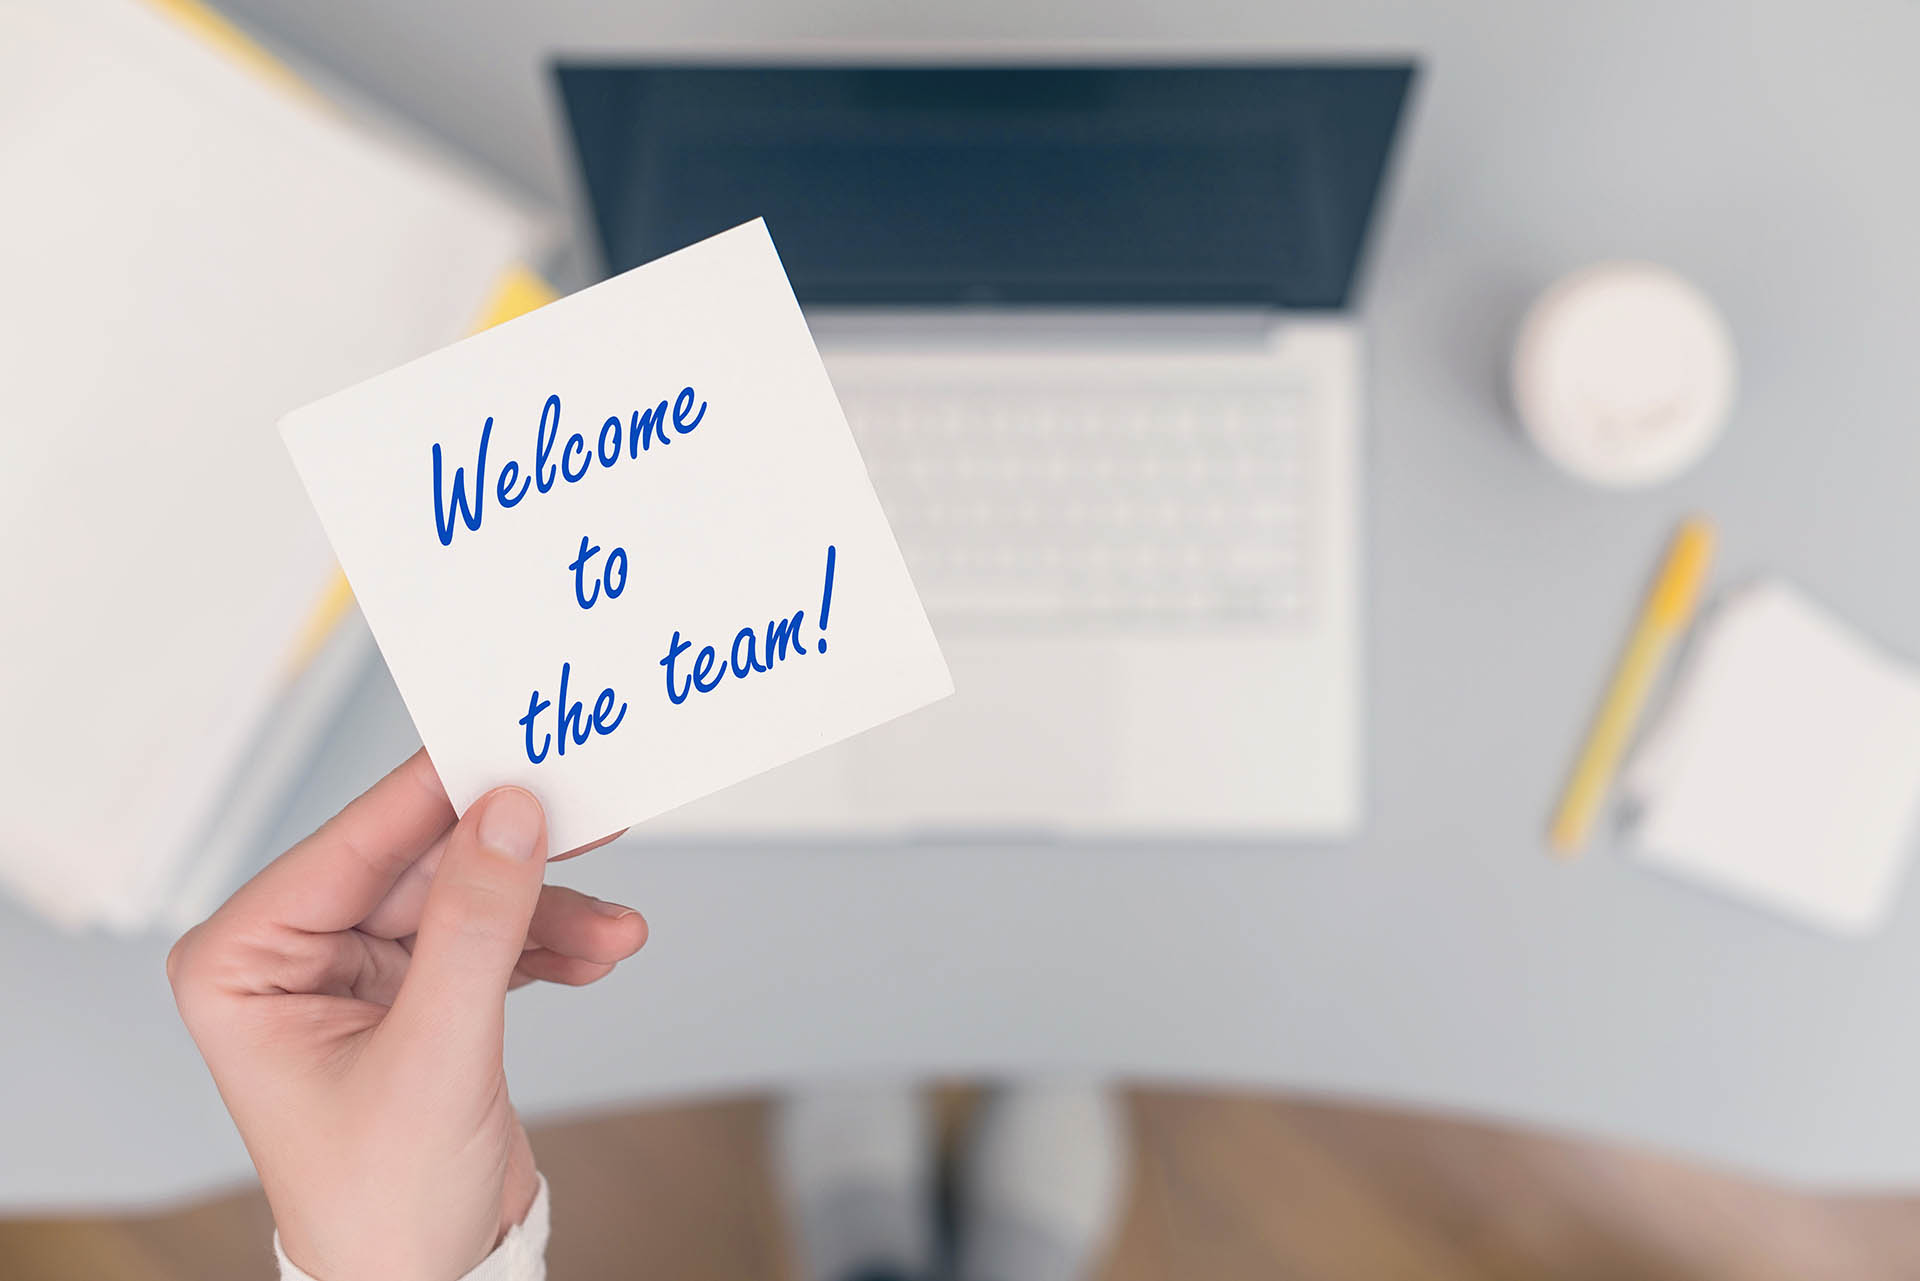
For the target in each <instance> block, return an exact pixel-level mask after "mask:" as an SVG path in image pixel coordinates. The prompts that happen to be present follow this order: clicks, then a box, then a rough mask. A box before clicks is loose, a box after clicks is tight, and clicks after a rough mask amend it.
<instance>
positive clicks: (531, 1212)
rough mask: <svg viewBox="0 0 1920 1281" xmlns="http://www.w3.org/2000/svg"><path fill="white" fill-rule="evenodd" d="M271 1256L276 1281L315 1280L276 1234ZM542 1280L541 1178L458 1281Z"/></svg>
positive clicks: (544, 1183) (544, 1253)
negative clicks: (522, 1210) (500, 1236)
mask: <svg viewBox="0 0 1920 1281" xmlns="http://www.w3.org/2000/svg"><path fill="white" fill-rule="evenodd" d="M273 1254H274V1257H275V1258H277V1259H279V1260H280V1281H315V1279H314V1278H313V1277H310V1276H308V1275H307V1274H306V1273H304V1272H302V1271H301V1270H300V1269H299V1267H297V1266H296V1265H295V1264H294V1263H292V1262H291V1261H290V1260H288V1258H287V1254H286V1251H284V1250H282V1249H281V1248H280V1234H279V1233H278V1232H276V1233H274V1234H273ZM546 1278H547V1179H546V1176H545V1175H542V1176H540V1191H539V1192H538V1193H537V1194H535V1196H534V1198H533V1205H532V1207H531V1208H530V1209H528V1211H527V1217H526V1218H524V1219H522V1220H521V1221H520V1223H519V1225H518V1226H516V1227H515V1228H513V1230H512V1231H510V1232H508V1233H507V1235H506V1237H505V1239H504V1240H502V1241H501V1242H500V1244H499V1245H498V1246H497V1247H495V1249H494V1251H493V1253H492V1254H489V1255H488V1256H487V1257H486V1258H484V1259H482V1260H480V1263H479V1265H478V1266H476V1267H475V1268H474V1270H473V1271H471V1272H469V1273H467V1275H466V1276H464V1277H461V1278H460V1281H546ZM334 1281H361V1278H358V1277H339V1278H335V1279H334Z"/></svg>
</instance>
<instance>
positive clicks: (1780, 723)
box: [1621, 581, 1920, 934]
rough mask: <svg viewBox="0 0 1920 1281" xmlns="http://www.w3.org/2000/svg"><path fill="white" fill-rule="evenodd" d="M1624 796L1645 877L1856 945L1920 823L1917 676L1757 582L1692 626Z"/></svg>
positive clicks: (1775, 585)
mask: <svg viewBox="0 0 1920 1281" xmlns="http://www.w3.org/2000/svg"><path fill="white" fill-rule="evenodd" d="M1621 782H1622V789H1623V791H1624V792H1625V794H1626V796H1627V798H1628V800H1629V801H1630V802H1631V803H1633V804H1634V806H1635V807H1636V808H1637V809H1638V811H1639V814H1638V820H1637V822H1636V823H1635V825H1634V843H1635V845H1636V846H1637V847H1638V852H1639V855H1640V857H1641V858H1642V859H1643V860H1645V861H1646V862H1647V863H1649V864H1651V865H1653V866H1655V867H1659V868H1662V869H1664V870H1666V871H1669V872H1673V873H1675V874H1676V875H1679V876H1683V877H1686V878H1688V879H1690V880H1695V881H1698V882H1701V883H1703V884H1705V885H1708V886H1710V887H1712V888H1714V889H1717V890H1720V891H1722V892H1724V893H1727V894H1730V895H1733V896H1734V897H1736V898H1740V899H1742V900H1745V901H1746V902H1749V903H1752V904H1755V905H1757V906H1760V907H1763V908H1766V909H1768V910H1770V911H1773V912H1777V913H1780V914H1782V915H1784V916H1787V917H1790V918H1792V919H1794V920H1797V921H1800V922H1803V923H1805V924H1808V925H1813V926H1817V927H1819V928H1822V929H1826V930H1831V931H1834V932H1837V933H1841V934H1864V933H1867V932H1869V931H1871V930H1873V929H1875V928H1877V927H1878V926H1879V925H1880V923H1881V922H1882V921H1884V920H1885V919H1886V915H1887V912H1888V911H1889V909H1890V908H1891V907H1892V904H1893V901H1894V896H1895V894H1896V892H1897V890H1898V888H1899V884H1900V879H1901V872H1902V870H1903V869H1904V868H1905V866H1906V863H1907V860H1908V858H1909V857H1910V855H1911V853H1912V848H1913V838H1914V821H1915V818H1916V815H1917V814H1920V672H1916V671H1915V670H1914V669H1913V668H1911V667H1910V666H1908V665H1907V664H1905V663H1903V662H1900V661H1898V660H1897V659H1894V658H1892V657H1890V656H1888V655H1886V654H1883V653H1882V652H1880V650H1879V649H1878V648H1877V647H1876V646H1874V645H1873V644H1871V643H1869V642H1868V641H1867V640H1865V639H1864V638H1862V637H1861V636H1860V635H1858V634H1857V633H1856V632H1854V630H1853V629H1852V628H1850V627H1848V626H1847V625H1846V624H1845V623H1843V622H1841V621H1840V620H1839V619H1837V618H1835V617H1834V616H1833V615H1832V614H1830V613H1828V612H1827V611H1826V610H1824V609H1822V608H1821V607H1820V606H1818V605H1816V604H1815V603H1814V602H1813V601H1811V600H1809V599H1808V598H1807V597H1806V596H1804V595H1803V594H1802V593H1800V592H1799V591H1797V590H1796V589H1794V588H1793V587H1791V586H1789V585H1788V584H1786V583H1783V582H1777V581H1776V582H1762V583H1756V584H1753V585H1751V586H1749V587H1746V588H1744V589H1742V590H1741V591H1738V592H1736V593H1734V594H1733V596H1732V597H1731V598H1730V599H1728V600H1727V601H1726V602H1724V603H1723V604H1721V605H1720V606H1719V607H1718V608H1717V609H1715V610H1714V611H1713V613H1712V614H1711V615H1709V616H1708V618H1707V619H1706V620H1705V621H1704V622H1703V623H1702V624H1701V628H1700V631H1699V634H1698V635H1697V636H1696V637H1695V638H1694V642H1693V644H1692V646H1691V647H1690V652H1689V654H1688V656H1687V661H1686V663H1685V665H1684V666H1683V668H1682V669H1681V671H1680V673H1679V675H1678V676H1677V677H1676V679H1675V682H1674V689H1673V694H1672V696H1671V697H1670V698H1669V700H1668V703H1667V706H1666V708H1665V709H1664V710H1663V712H1662V714H1661V716H1660V718H1659V719H1658V720H1657V721H1656V722H1655V724H1654V725H1653V727H1652V729H1651V731H1650V732H1649V733H1648V735H1647V738H1646V741H1645V742H1644V743H1643V744H1642V745H1641V747H1640V749H1639V751H1638V752H1637V753H1636V755H1635V757H1634V759H1633V761H1632V762H1631V763H1630V765H1629V766H1628V768H1627V771H1626V773H1625V774H1624V775H1623V777H1622V780H1621Z"/></svg>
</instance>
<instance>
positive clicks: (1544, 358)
mask: <svg viewBox="0 0 1920 1281" xmlns="http://www.w3.org/2000/svg"><path fill="white" fill-rule="evenodd" d="M1734 382H1735V368H1734V352H1733V340H1732V337H1731V336H1730V335H1729V333H1728V331H1727V325H1726V322H1725V321H1724V320H1722V319H1721V317H1720V313H1719V312H1718V311H1717V310H1716V309H1715V308H1714V305H1713V303H1712V302H1711V301H1709V300H1708V298H1707V297H1706V295H1705V294H1703V293H1701V292H1700V291H1699V290H1698V289H1695V288H1694V287H1693V286H1692V285H1691V284H1689V283H1688V282H1687V281H1685V280H1683V279H1682V278H1681V277H1679V276H1677V275H1675V274H1674V273H1673V272H1671V271H1668V270H1667V269H1666V268H1664V267H1658V266H1655V265H1653V264H1652V263H1641V262H1610V263H1601V264H1599V265H1597V266H1593V267H1588V268H1586V269H1584V270H1582V271H1577V272H1575V273H1574V274H1573V275H1571V276H1568V277H1566V278H1565V279H1563V280H1561V281H1559V282H1558V283H1557V284H1555V285H1554V286H1553V287H1552V288H1550V289H1548V290H1547V291H1546V292H1545V293H1544V294H1542V295H1541V296H1540V298H1539V300H1538V301H1536V302H1535V303H1534V304H1533V307H1532V308H1531V309H1530V310H1529V311H1528V312H1527V316H1526V319H1525V320H1524V321H1523V322H1522V323H1521V326H1520V336H1519V338H1518V339H1517V340H1516V342H1515V343H1514V349H1513V401H1514V407H1515V408H1516V409H1517V410H1518V411H1519V414H1520V421H1521V423H1522V424H1523V425H1524V426H1525V427H1526V430H1527V434H1528V435H1529V436H1530V437H1532V438H1533V442H1534V443H1535V444H1536V445H1538V446H1539V447H1540V450H1541V452H1542V453H1544V454H1546V456H1547V457H1548V458H1550V459H1552V460H1553V461H1554V462H1555V463H1556V464H1558V465H1559V466H1560V468H1561V469H1562V470H1564V471H1566V472H1568V473H1569V474H1571V475H1573V476H1576V477H1578V478H1580V479H1581V480H1585V481H1589V482H1591V483H1592V484H1595V485H1604V486H1609V487H1615V488H1634V487H1638V486H1643V485H1656V484H1659V483H1660V482H1661V481H1665V480H1670V479H1672V478H1673V477H1675V476H1677V475H1679V474H1680V473H1681V472H1683V471H1685V470H1686V469H1687V468H1688V467H1691V466H1692V465H1693V464H1694V463H1695V462H1697V461H1699V459H1700V457H1701V455H1703V454H1705V453H1706V452H1707V450H1708V448H1709V447H1711V446H1712V444H1713V442H1714V441H1715V440H1717V439H1718V438H1719V436H1720V433H1721V431H1722V429H1724V428H1725V426H1726V422H1727V415H1728V413H1729V411H1730V410H1731V409H1732V408H1733V395H1734Z"/></svg>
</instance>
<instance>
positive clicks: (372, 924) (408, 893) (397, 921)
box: [360, 830, 626, 939]
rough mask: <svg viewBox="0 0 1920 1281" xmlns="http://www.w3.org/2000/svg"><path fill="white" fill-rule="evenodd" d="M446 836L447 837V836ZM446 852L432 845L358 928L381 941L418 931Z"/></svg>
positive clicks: (571, 853)
mask: <svg viewBox="0 0 1920 1281" xmlns="http://www.w3.org/2000/svg"><path fill="white" fill-rule="evenodd" d="M449 834H450V833H449ZM624 835H626V833H625V831H624V830H623V831H619V832H615V833H614V834H613V835H612V836H603V837H601V838H600V839H599V840H597V841H590V842H588V843H587V844H585V845H582V846H580V847H579V848H578V849H572V850H568V851H567V852H566V853H565V854H555V855H554V856H553V857H551V858H550V859H548V860H547V861H548V862H550V863H558V862H559V861H560V860H561V859H567V858H578V857H579V856H580V855H582V854H585V853H587V852H588V851H590V850H597V849H599V848H600V847H601V846H602V845H605V844H607V843H608V842H610V841H617V840H619V839H620V837H622V836H624ZM445 851H446V838H445V837H444V836H443V837H442V838H441V839H440V840H439V841H436V842H435V843H434V844H433V845H432V846H431V847H429V848H428V850H427V852H426V853H424V854H422V855H421V856H420V857H419V858H418V859H417V860H415V862H414V863H413V865H412V866H411V867H409V868H407V870H406V871H405V872H403V873H401V875H400V878H399V879H398V880H396V881H395V882H394V883H393V886H392V888H391V889H389V890H388V891H387V893H386V896H385V897H384V898H382V899H381V900H380V902H379V903H378V904H377V905H375V906H374V907H373V908H372V909H371V910H369V911H368V913H367V915H366V918H365V919H364V920H362V921H361V922H360V928H361V929H363V930H365V931H366V932H367V933H369V934H375V935H378V936H379V937H381V938H386V939H397V938H405V937H406V936H407V935H409V934H411V933H413V932H414V931H415V930H417V929H419V928H420V910H421V909H422V908H423V907H425V906H426V902H427V886H428V885H430V884H431V883H432V882H433V873H434V870H435V869H436V868H438V867H439V866H440V856H441V854H443V853H445Z"/></svg>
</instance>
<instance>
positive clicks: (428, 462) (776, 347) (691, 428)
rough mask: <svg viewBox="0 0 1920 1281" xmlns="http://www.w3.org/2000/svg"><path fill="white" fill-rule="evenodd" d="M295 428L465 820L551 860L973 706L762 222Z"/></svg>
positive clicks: (494, 334) (318, 409)
mask: <svg viewBox="0 0 1920 1281" xmlns="http://www.w3.org/2000/svg"><path fill="white" fill-rule="evenodd" d="M280 430H281V433H282V435H283V436H284V437H285V439H286V443H287V447H288V449H289V450H290V451H291V452H292V454H293V459H294V463H295V465H296V466H297V467H298V469H299V471H300V475H301V477H302V479H303V480H305V482H306V486H307V492H308V493H309V494H310V495H311V496H312V498H313V502H314V505H315V507H317V508H318V509H319V513H320V519H321V522H322V523H323V524H324V525H325V527H326V530H327V534H328V536H329V537H330V538H331V539H332V540H333V546H334V550H335V551H336V552H337V553H338V555H339V557H340V562H341V565H342V567H343V568H344V569H345V570H346V574H347V578H348V579H349V581H350V582H351V583H352V584H353V590H354V593H355V595H356V596H358V598H359V601H360V606H361V608H362V610H363V611H364V612H365V614H366V618H367V622H368V624H369V625H370V626H371V628H372V630H373V634H374V636H375V638H376V639H377V640H378V641H379V643H380V649H381V651H382V652H383V653H384V654H385V655H386V659H387V664H388V666H389V667H390V668H391V669H392V672H393V677H394V680H395V682H396V683H397V684H398V685H399V688H400V693H401V696H402V697H403V698H404V699H405V700H406V703H407V707H408V709H409V711H411V712H412V714H413V719H414V724H415V726H416V727H417V728H418V729H419V731H420V736H421V738H422V740H423V741H424V742H425V743H426V746H427V750H428V752H429V754H430V755H431V756H432V757H433V762H434V765H435V767H436V768H437V769H438V770H439V772H440V777H441V780H442V781H443V782H444V783H445V784H446V787H447V792H448V795H449V796H451V797H452V798H453V801H454V804H455V805H456V806H457V807H458V808H460V809H461V810H463V811H464V810H465V808H466V807H467V806H468V805H469V804H470V803H472V802H473V801H474V800H476V799H477V798H478V797H479V796H480V795H481V794H482V793H484V792H486V791H487V790H489V789H491V788H493V787H497V786H500V785H502V784H508V783H515V784H519V785H520V786H522V787H525V788H527V789H528V790H529V791H531V792H533V794H534V795H536V796H538V797H539V798H540V799H541V801H542V802H543V803H544V804H545V805H546V807H547V814H548V819H549V822H550V824H551V832H550V837H549V843H550V848H552V849H553V850H556V851H558V850H564V849H569V848H572V847H574V846H576V845H580V844H583V843H585V842H587V841H591V840H594V839H597V838H598V837H601V836H605V835H607V834H608V833H610V832H613V831H616V830H618V829H620V828H622V827H625V826H628V825H629V824H632V823H637V822H640V821H641V820H643V819H646V818H648V817H651V816H652V815H655V814H658V813H660V812H662V811H663V810H667V809H671V808H672V807H674V806H676V805H680V804H683V803H684V802H687V801H690V800H693V799H695V798H696V797H699V796H703V795H705V794H707V793H709V792H712V791H716V790H718V789H719V788H722V787H725V786H727V785H728V784H730V783H734V782H738V781H739V780H741V779H744V778H747V777H750V776H751V775H754V774H758V773H760V772H761V771H763V770H767V769H771V768H773V767H774V766H776V765H780V764H782V763H783V762H786V761H789V760H792V759H793V758H795V757H798V756H802V755H805V754H806V753H808V752H811V751H813V750H815V749H817V748H821V747H825V746H826V745H828V744H830V743H833V742H836V741H838V740H840V739H843V738H846V737H848V736H850V735H852V734H857V733H859V732H860V731H861V730H864V729H869V728H871V727H872V726H875V725H878V724H880V723H882V722H883V721H887V720H890V719H892V718H894V717H896V716H899V715H901V714H903V713H905V712H909V711H912V710H913V709H915V708H917V707H921V706H924V705H925V704H927V703H930V702H933V701H934V700H936V699H939V698H942V697H944V696H945V695H947V694H949V693H951V692H952V690H953V683H952V680H951V678H950V677H949V676H948V674H947V667H946V662H945V660H944V659H943V658H942V657H941V654H940V648H939V645H938V643H937V642H936V641H935V639H934V635H933V631H932V629H931V628H930V627H929V626H928V624H927V618H926V614H925V612H924V611H923V610H922V608H921V605H920V599H919V597H918V595H917V594H916V593H915V592H914V589H913V583H912V581H911V580H910V579H909V578H908V576H907V569H906V565H905V563H904V562H903V561H902V560H901V558H900V552H899V549H898V548H897V547H896V546H895V544H894V540H893V534H892V531H891V530H889V529H888V527H887V523H886V520H885V518H884V517H883V516H882V515H881V511H880V504H879V501H878V500H877V499H876V498H875V497H874V493H873V488H872V486H871V484H870V483H869V482H868V480H867V473H866V469H865V467H864V466H863V464H862V463H861V461H860V455H859V452H858V450H857V449H856V448H855V446H854V442H853V437H852V435H851V433H850V432H849V431H848V430H847V423H846V419H845V418H844V417H842V415H841V413H840V407H839V402H838V401H837V400H836V398H835V396H834V392H833V387H832V386H831V384H829V382H828V381H827V374H826V370H825V368H824V367H823V366H822V365H821V362H820V356H819V353H818V352H817V351H816V350H815V349H814V346H813V341H812V338H811V337H810V335H809V334H808V332H807V327H806V322H805V320H804V319H803V318H802V316H801V314H800V308H799V305H798V303H796V302H795V300H794V296H793V291H792V289H791V288H790V287H789V286H788V284H787V279H786V276H785V274H784V273H783V272H782V270H781V268H780V260H779V257H778V256H777V255H776V253H775V252H774V247H773V242H772V240H771V239H770V238H769V237H768V235H767V230H766V227H765V224H763V223H761V222H759V221H755V222H752V223H748V224H746V225H744V226H740V227H736V228H734V229H733V230H731V231H728V232H725V233H723V234H721V235H718V236H715V237H713V238H712V239H710V240H706V241H702V242H701V243H699V244H696V245H693V246H692V247H690V248H687V249H684V250H681V251H680V252H679V253H676V254H672V255H669V256H668V257H666V258H662V259H660V260H659V261H657V262H653V263H649V264H647V265H646V266H643V267H639V268H636V269H634V270H632V271H629V272H627V273H625V274H623V275H621V276H617V277H615V278H614V279H612V280H609V281H606V282H605V283H603V284H600V285H596V286H594V287H593V288H590V289H587V290H584V291H582V292H580V293H578V294H575V295H573V296H571V297H569V298H565V299H563V300H561V301H559V302H556V303H553V304H550V305H549V306H547V307H544V308H542V309H540V310H539V311H536V312H533V313H531V314H530V315H527V316H524V317H521V318H520V319H518V320H513V321H509V322H508V323H506V324H504V325H501V326H499V327H497V328H494V329H490V330H487V331H485V332H483V333H480V334H477V335H475V336H474V337H471V338H469V339H467V340H466V341H464V342H461V343H458V344H456V345H454V346H452V347H448V348H446V349H445V350H442V351H439V352H436V353H434V354H433V355H430V356H427V357H424V358H423V359H420V360H417V361H414V362H413V363H412V364H408V365H403V366H402V367H400V368H398V369H395V370H392V371H391V372H389V373H386V374H383V375H381V376H380V377H378V378H374V379H372V380H370V381H368V382H364V383H361V384H360V385H359V386H357V387H352V388H349V389H348V390H346V391H343V392H339V393H337V394H336V395H333V396H329V397H327V398H326V399H325V400H321V401H318V402H316V403H315V404H312V405H308V406H307V407H305V408H304V409H299V410H296V411H294V412H293V413H291V414H288V415H287V416H286V417H285V418H284V419H283V420H282V421H281V424H280Z"/></svg>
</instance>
